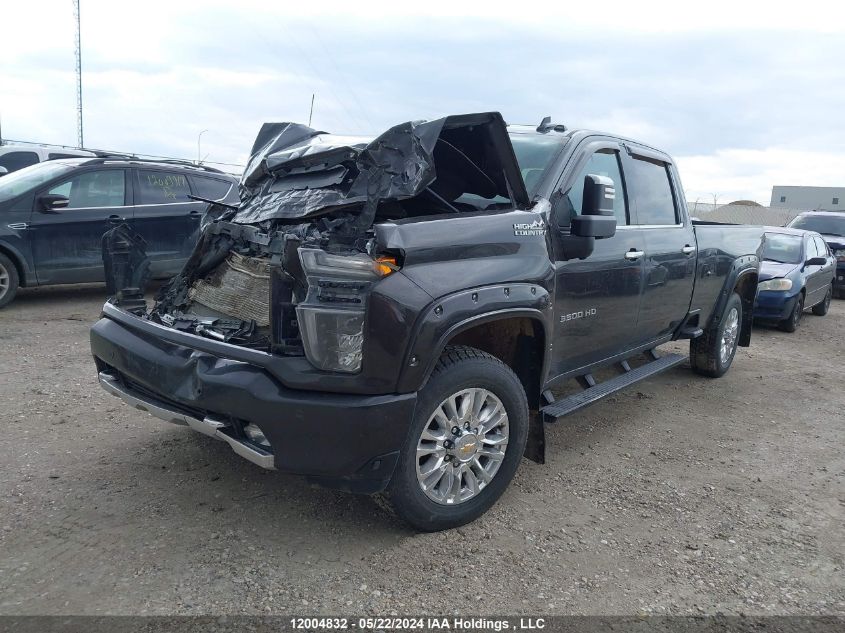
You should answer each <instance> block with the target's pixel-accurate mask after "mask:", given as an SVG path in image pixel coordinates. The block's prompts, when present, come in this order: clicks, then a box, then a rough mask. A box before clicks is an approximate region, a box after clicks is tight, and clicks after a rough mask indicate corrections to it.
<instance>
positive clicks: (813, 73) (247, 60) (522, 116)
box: [0, 0, 845, 204]
mask: <svg viewBox="0 0 845 633" xmlns="http://www.w3.org/2000/svg"><path fill="white" fill-rule="evenodd" d="M693 4H695V5H699V6H696V7H694V8H693V7H692V5H693ZM499 5H501V6H499ZM686 5H690V6H686ZM790 6H791V8H787V5H786V4H785V3H778V2H766V3H757V2H744V1H742V0H734V1H733V2H725V1H724V0H710V1H708V2H706V3H684V2H678V1H677V0H676V1H674V2H664V1H653V2H652V1H647V0H643V1H637V2H631V1H630V0H628V1H627V2H616V1H605V2H601V3H586V2H585V3H561V2H553V3H552V2H549V3H542V2H532V1H530V0H525V1H522V2H519V3H507V4H506V5H505V3H494V2H492V1H491V0H487V1H486V2H476V1H474V0H471V1H468V2H458V1H456V0H452V2H440V1H439V0H428V1H427V2H425V3H421V4H420V5H419V6H414V5H411V6H409V3H396V2H381V1H377V2H363V1H359V2H357V3H350V2H348V1H347V2H336V1H334V0H321V1H320V2H319V3H308V2H303V3H295V4H294V3H283V2H273V3H271V2H259V1H257V0H238V1H237V2H235V1H228V2H224V1H222V0H203V1H202V2H195V1H193V0H180V1H178V2H174V1H173V0H169V1H167V2H163V1H160V0H145V2H143V3H138V2H126V1H124V0H81V24H82V66H83V76H82V83H83V110H84V119H83V121H84V140H85V145H86V146H88V147H94V148H102V149H110V150H117V151H127V152H137V153H144V154H154V155H162V156H172V157H179V158H187V159H192V160H193V159H196V158H197V157H198V156H199V157H200V158H203V159H205V160H206V161H208V162H211V161H217V162H220V163H232V164H234V165H238V164H240V165H242V164H244V163H245V162H246V159H247V156H248V155H249V150H250V148H251V146H252V141H253V139H254V137H255V134H256V133H257V131H258V129H259V127H260V126H261V124H262V123H263V122H265V121H296V122H303V123H307V122H308V116H309V108H310V105H311V95H312V94H314V95H316V97H315V104H314V112H313V121H312V125H313V127H315V128H318V129H321V130H325V131H328V132H336V133H347V134H364V135H376V134H378V133H379V132H381V131H383V130H385V129H386V128H388V127H390V126H392V125H394V124H396V123H399V122H402V121H407V120H415V119H432V118H437V117H439V116H443V115H446V114H456V113H464V112H480V111H491V110H497V111H500V112H501V113H502V114H503V115H504V117H505V120H506V121H508V122H509V123H538V124H539V122H540V120H541V119H542V118H543V117H544V116H546V115H551V116H552V119H553V120H554V121H555V122H557V123H564V124H565V125H567V126H568V127H571V128H590V129H598V130H601V131H605V132H610V133H614V134H620V135H624V136H628V137H631V138H634V139H636V140H638V141H642V142H644V143H647V144H649V145H653V146H655V147H658V148H660V149H663V150H665V151H667V152H668V153H670V154H671V155H672V156H673V157H674V158H675V159H676V162H677V164H678V167H679V170H680V172H681V179H682V182H683V186H684V190H685V193H686V196H687V199H688V200H690V201H693V202H694V201H701V202H714V201H716V202H717V203H718V204H724V203H727V202H730V201H732V200H738V199H751V200H756V201H758V202H760V203H763V204H768V202H769V199H770V195H771V188H772V186H773V185H776V184H777V185H815V186H845V120H844V119H845V37H843V35H845V19H843V18H845V8H840V7H841V6H842V5H841V4H840V3H834V2H817V1H816V0H805V1H803V2H801V3H790ZM517 11H518V13H516V12H517ZM0 16H2V18H0V19H2V24H3V28H2V55H0V125H2V135H3V138H4V139H15V140H25V141H37V142H44V143H55V144H63V145H76V84H75V73H74V63H75V60H74V32H75V23H74V20H73V7H72V2H71V0H27V2H17V1H15V2H11V1H9V0H4V2H3V6H2V12H0ZM33 25H37V28H34V27H33ZM200 134H201V137H200ZM198 137H200V138H199V142H200V147H199V148H198ZM228 169H231V170H233V171H237V169H238V168H237V167H229V168H228Z"/></svg>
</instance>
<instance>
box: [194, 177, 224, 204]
mask: <svg viewBox="0 0 845 633" xmlns="http://www.w3.org/2000/svg"><path fill="white" fill-rule="evenodd" d="M191 180H192V181H193V183H194V191H195V192H196V194H197V195H198V196H199V197H200V198H205V199H206V200H221V199H223V198H225V197H226V194H227V193H229V189H231V188H232V183H230V182H228V181H226V180H218V179H217V178H205V177H204V176H191Z"/></svg>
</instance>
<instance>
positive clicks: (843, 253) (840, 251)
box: [833, 248, 845, 257]
mask: <svg viewBox="0 0 845 633" xmlns="http://www.w3.org/2000/svg"><path fill="white" fill-rule="evenodd" d="M833 254H834V256H836V257H845V248H840V249H838V250H835V251H833Z"/></svg>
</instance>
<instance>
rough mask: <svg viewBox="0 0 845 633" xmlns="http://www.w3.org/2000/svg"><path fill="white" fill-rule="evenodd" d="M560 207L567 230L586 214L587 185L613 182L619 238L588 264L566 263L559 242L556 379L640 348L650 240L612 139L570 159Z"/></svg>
mask: <svg viewBox="0 0 845 633" xmlns="http://www.w3.org/2000/svg"><path fill="white" fill-rule="evenodd" d="M572 160H574V161H575V164H574V167H573V169H568V170H567V174H566V175H565V176H564V180H563V181H562V183H561V185H560V192H561V195H562V197H561V198H560V200H559V202H556V203H555V210H554V214H555V222H556V223H557V224H558V226H559V227H560V228H562V229H564V230H565V229H566V228H567V227H568V225H569V223H570V221H571V218H573V217H575V215H577V214H579V213H580V212H581V204H582V198H583V193H584V178H585V177H586V176H587V175H588V174H594V175H598V176H609V177H610V178H612V179H613V182H614V184H615V185H616V198H615V201H614V212H615V215H616V222H617V231H616V235H614V236H613V237H610V238H607V239H601V240H596V241H595V248H594V250H593V252H592V254H590V256H589V257H587V258H585V259H583V260H580V259H564V257H565V256H566V255H565V248H566V246H565V238H561V237H560V236H559V235H558V234H557V232H554V234H553V238H552V239H553V241H554V242H555V251H556V257H555V259H556V260H557V261H555V269H556V290H555V312H556V317H557V318H556V323H555V335H554V337H555V338H554V346H555V350H556V353H555V354H554V356H555V360H554V364H555V367H553V370H554V373H555V375H561V374H566V373H569V372H572V371H574V370H576V369H579V368H583V367H586V366H588V365H591V364H594V363H598V362H600V361H602V360H604V359H606V358H609V357H611V356H615V355H617V354H620V353H622V352H625V351H626V350H628V349H630V348H632V347H635V346H636V345H637V343H639V340H638V339H637V336H636V324H637V314H638V311H639V306H640V292H641V287H642V280H643V257H644V255H645V240H644V237H643V231H642V230H641V229H640V228H638V227H637V226H636V222H635V221H634V218H633V217H632V214H631V208H630V205H629V203H628V194H627V182H626V179H625V175H624V173H623V171H622V166H621V162H620V160H621V147H620V145H619V143H618V142H615V141H610V140H601V141H598V140H597V141H589V142H587V144H586V145H585V147H584V148H583V149H582V148H579V150H578V153H577V154H576V155H575V157H573V159H572Z"/></svg>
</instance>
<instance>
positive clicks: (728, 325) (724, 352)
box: [719, 308, 739, 365]
mask: <svg viewBox="0 0 845 633" xmlns="http://www.w3.org/2000/svg"><path fill="white" fill-rule="evenodd" d="M738 336H739V311H738V310H737V309H736V308H731V311H730V312H728V316H727V318H726V319H725V327H724V329H723V330H722V341H721V344H720V345H719V360H721V361H722V364H723V365H724V364H726V363H727V362H728V361H729V360H730V358H731V354H733V352H734V348H735V347H736V340H737V337H738Z"/></svg>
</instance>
